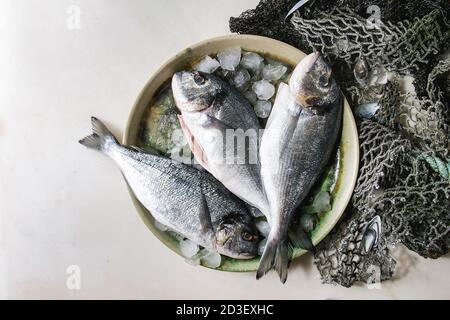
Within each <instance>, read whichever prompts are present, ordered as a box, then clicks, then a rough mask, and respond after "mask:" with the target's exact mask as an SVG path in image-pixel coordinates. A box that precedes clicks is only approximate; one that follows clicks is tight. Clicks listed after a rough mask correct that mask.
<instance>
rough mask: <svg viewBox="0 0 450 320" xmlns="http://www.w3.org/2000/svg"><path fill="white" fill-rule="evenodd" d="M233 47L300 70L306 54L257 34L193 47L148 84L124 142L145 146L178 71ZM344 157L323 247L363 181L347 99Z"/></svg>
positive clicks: (237, 263) (164, 236)
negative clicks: (159, 99)
mask: <svg viewBox="0 0 450 320" xmlns="http://www.w3.org/2000/svg"><path fill="white" fill-rule="evenodd" d="M232 46H240V47H241V48H242V49H243V50H246V51H253V52H258V53H260V54H261V55H263V56H270V57H271V58H272V59H276V60H280V61H282V62H283V63H285V64H287V65H290V66H291V67H295V65H296V64H297V63H298V62H299V61H300V60H301V59H303V57H304V56H305V54H304V53H303V52H301V51H300V50H298V49H296V48H294V47H292V46H290V45H288V44H285V43H283V42H280V41H277V40H273V39H270V38H265V37H260V36H253V35H230V36H224V37H218V38H213V39H210V40H206V41H203V42H201V43H198V44H196V45H193V46H191V47H189V48H187V49H185V50H183V51H182V52H180V53H179V54H177V55H176V56H175V57H173V58H172V59H170V60H169V61H167V62H166V63H165V64H164V65H163V66H161V68H160V69H159V70H157V71H156V73H155V74H154V75H153V76H152V77H151V78H150V80H149V81H148V82H147V84H146V85H145V87H144V88H143V89H142V91H141V93H140V95H139V96H138V98H137V100H136V102H135V104H134V106H133V108H132V110H131V113H130V116H129V119H128V123H127V126H126V129H125V133H124V138H123V143H124V144H125V145H139V144H140V141H139V140H140V133H141V123H142V119H143V118H144V117H145V116H146V115H147V113H148V110H147V109H148V107H149V105H150V103H151V102H152V101H153V100H154V98H155V97H156V96H157V94H158V93H159V91H160V89H161V88H162V87H163V86H164V84H166V83H167V82H168V81H169V79H171V77H172V75H173V74H174V73H175V72H177V71H180V70H183V69H189V68H190V66H191V65H192V63H193V62H194V61H198V60H199V59H201V58H203V57H204V56H205V55H215V54H217V53H218V52H219V51H222V50H224V49H226V48H229V47H232ZM338 153H339V154H338V157H337V159H338V161H337V168H336V170H337V173H336V181H335V183H334V188H333V189H332V191H331V194H332V199H333V201H332V208H331V210H330V211H328V212H326V213H323V214H321V215H320V220H319V223H318V225H317V226H316V228H315V229H314V230H313V232H312V234H311V236H312V242H313V244H314V245H317V244H318V243H319V242H320V241H321V240H322V239H323V238H324V237H325V236H326V235H327V234H328V233H329V232H330V231H331V229H332V228H333V227H334V226H335V225H336V223H337V222H338V220H339V219H340V217H341V216H342V214H343V212H344V210H345V208H346V206H347V204H348V202H349V200H350V197H351V195H352V192H353V188H354V185H355V182H356V178H357V173H358V163H359V143H358V134H357V130H356V125H355V120H354V118H353V114H352V111H351V109H350V106H349V104H348V102H347V101H346V100H345V101H344V117H343V129H342V135H341V141H340V144H339V151H338ZM323 183H324V184H325V183H327V182H326V181H323ZM129 191H130V195H131V197H132V200H133V203H134V205H135V207H136V209H137V210H138V213H139V215H140V216H141V218H142V220H143V221H144V223H145V224H146V225H147V227H148V228H149V229H150V231H151V232H152V233H153V234H154V235H155V236H156V237H157V238H158V239H159V240H160V241H161V242H163V243H164V244H165V245H166V246H167V247H169V248H170V249H172V250H173V251H175V252H176V253H177V254H179V255H181V253H180V250H179V247H178V240H177V239H175V238H174V237H172V236H171V235H170V234H169V233H166V232H162V231H160V230H159V229H157V228H156V227H155V223H154V222H155V221H154V219H153V217H152V216H151V213H150V212H148V210H146V209H145V208H144V207H143V206H142V204H141V203H140V202H139V201H138V200H137V199H136V198H135V196H134V195H133V193H132V191H131V190H129ZM304 253H306V251H305V250H303V249H299V248H295V249H294V251H293V256H292V257H293V258H298V257H299V256H301V255H303V254H304ZM258 264H259V257H257V258H255V259H251V260H237V259H232V258H228V257H223V258H222V264H221V266H220V267H218V268H216V270H222V271H238V272H245V271H256V269H257V268H258Z"/></svg>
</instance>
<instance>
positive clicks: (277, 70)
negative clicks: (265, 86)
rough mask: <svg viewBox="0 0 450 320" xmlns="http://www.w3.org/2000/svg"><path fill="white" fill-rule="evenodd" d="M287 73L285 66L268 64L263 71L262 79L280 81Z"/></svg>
mask: <svg viewBox="0 0 450 320" xmlns="http://www.w3.org/2000/svg"><path fill="white" fill-rule="evenodd" d="M286 71H287V68H286V67H285V66H283V65H273V64H268V65H266V66H265V67H264V68H263V69H262V77H263V78H264V79H266V80H269V81H276V80H279V79H280V78H281V77H282V76H283V75H284V74H285V73H286Z"/></svg>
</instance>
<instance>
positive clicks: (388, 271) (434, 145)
mask: <svg viewBox="0 0 450 320" xmlns="http://www.w3.org/2000/svg"><path fill="white" fill-rule="evenodd" d="M296 3H297V1H296V0H295V1H283V0H262V1H261V2H260V3H259V4H258V6H257V7H256V9H253V10H248V11H245V12H243V13H242V14H241V15H240V16H239V17H237V18H231V19H230V29H231V31H232V32H238V33H246V34H257V35H263V36H268V37H271V38H275V39H278V40H282V41H285V42H287V43H290V44H292V45H294V46H296V47H298V48H299V49H301V50H302V51H304V52H307V53H309V52H311V51H313V50H318V51H321V52H322V54H323V55H324V56H326V57H327V59H328V60H329V61H330V64H331V65H332V67H333V70H334V73H335V74H336V76H337V77H338V80H339V82H340V84H341V87H342V90H343V92H344V94H345V95H346V97H347V99H348V100H349V102H350V104H351V106H352V108H353V109H354V111H355V114H356V115H359V117H357V127H358V131H359V139H360V154H361V159H360V172H359V176H358V180H357V183H356V187H355V190H354V194H353V196H352V199H351V201H350V204H349V206H348V208H347V210H346V215H345V216H344V218H343V220H342V221H341V222H340V223H339V225H338V226H337V227H335V229H334V230H333V232H332V233H330V235H329V236H328V237H327V238H326V239H325V240H324V241H322V242H321V243H320V244H319V246H318V248H317V251H316V253H315V259H314V260H315V264H316V266H317V268H318V270H319V272H320V274H321V277H322V279H323V281H324V282H326V283H333V284H340V285H343V286H346V287H349V286H351V285H353V284H354V283H355V282H358V281H361V282H365V283H375V282H378V281H383V280H387V279H390V278H391V277H392V275H393V274H394V271H395V265H396V261H395V259H394V258H393V257H392V249H393V247H395V246H396V245H397V244H399V243H402V244H403V245H405V246H406V247H407V248H408V249H410V250H412V251H414V252H417V253H418V254H420V255H421V256H423V257H426V258H439V257H441V256H442V255H445V254H446V253H448V250H449V245H450V155H449V147H450V141H449V137H450V134H449V121H450V112H449V101H450V99H449V98H450V80H449V71H450V60H449V59H445V55H443V54H444V53H445V52H446V51H448V49H449V44H450V28H449V27H450V24H449V17H450V15H449V13H450V6H448V2H447V0H442V1H439V0H435V1H431V0H428V1H427V0H426V1H424V0H420V1H419V0H412V1H407V2H404V1H400V0H362V1H356V0H338V1H326V0H315V1H314V0H310V1H308V2H307V3H306V4H305V5H303V6H302V7H300V8H299V9H298V10H297V11H296V12H294V13H293V14H292V15H291V16H290V17H288V18H287V19H286V20H285V17H286V14H287V13H288V12H289V10H290V9H291V8H292V7H293V6H294V5H295V4H296ZM447 56H448V55H447ZM358 61H364V62H365V63H366V64H367V66H368V68H369V70H370V72H371V74H372V75H375V79H378V80H375V81H372V83H362V82H361V81H358V79H357V78H355V73H354V70H355V64H357V63H358ZM408 77H412V78H413V87H414V91H413V92H405V91H404V90H403V89H402V86H403V85H404V82H405V80H406V79H407V78H408ZM364 105H365V106H366V107H368V108H369V109H368V110H369V112H367V110H366V112H365V113H358V110H359V108H361V106H364ZM376 219H379V221H380V224H381V226H380V232H379V235H378V236H379V237H378V238H377V239H376V241H375V239H373V238H372V239H370V237H369V235H370V234H371V233H370V232H368V231H367V230H369V229H370V227H371V226H372V225H373V223H374V221H378V220H376Z"/></svg>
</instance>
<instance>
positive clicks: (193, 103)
mask: <svg viewBox="0 0 450 320" xmlns="http://www.w3.org/2000/svg"><path fill="white" fill-rule="evenodd" d="M172 91H173V95H174V99H175V102H176V105H177V107H178V109H179V110H180V112H181V114H180V115H179V120H180V124H181V127H182V129H183V132H184V134H185V136H186V138H187V140H188V143H189V145H190V147H191V150H192V152H193V154H194V156H195V158H196V159H197V161H198V162H199V163H200V164H201V165H202V166H203V167H204V168H205V169H206V170H208V171H209V172H210V173H211V174H212V175H213V176H214V177H216V178H217V180H219V181H220V182H222V183H223V185H224V186H225V187H227V188H228V190H230V191H231V192H233V193H234V194H235V195H237V196H238V197H240V198H241V199H243V200H244V201H246V202H247V203H248V204H250V205H251V206H253V207H255V208H257V209H259V211H261V212H262V213H263V214H265V215H266V216H267V218H268V220H270V216H269V215H268V213H269V212H268V209H269V207H268V203H267V199H266V197H265V195H264V191H263V187H262V182H261V177H260V160H259V153H258V147H259V139H260V136H259V135H260V129H261V127H260V124H259V122H258V119H257V117H256V115H255V112H254V110H253V108H252V106H251V105H250V103H249V102H248V101H247V99H246V98H245V97H244V96H243V95H242V94H241V93H240V92H239V91H237V90H236V89H235V88H234V87H233V86H231V85H230V84H229V83H227V82H226V81H224V80H223V79H221V78H219V77H217V76H215V75H212V74H206V73H202V72H198V71H182V72H177V73H175V74H174V76H173V78H172Z"/></svg>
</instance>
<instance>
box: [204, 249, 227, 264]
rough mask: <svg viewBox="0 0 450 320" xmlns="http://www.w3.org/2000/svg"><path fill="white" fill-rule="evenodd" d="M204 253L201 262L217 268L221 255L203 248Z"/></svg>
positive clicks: (220, 261)
mask: <svg viewBox="0 0 450 320" xmlns="http://www.w3.org/2000/svg"><path fill="white" fill-rule="evenodd" d="M202 251H203V252H204V255H203V256H202V258H201V261H202V264H203V265H204V266H205V267H208V268H218V267H220V264H221V263H222V257H221V256H220V254H219V253H217V252H216V251H213V250H209V249H206V248H205V249H203V250H202Z"/></svg>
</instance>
